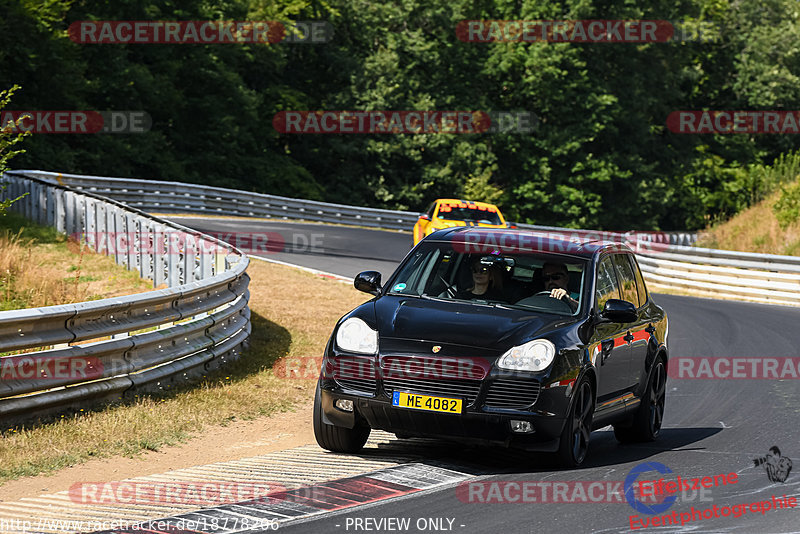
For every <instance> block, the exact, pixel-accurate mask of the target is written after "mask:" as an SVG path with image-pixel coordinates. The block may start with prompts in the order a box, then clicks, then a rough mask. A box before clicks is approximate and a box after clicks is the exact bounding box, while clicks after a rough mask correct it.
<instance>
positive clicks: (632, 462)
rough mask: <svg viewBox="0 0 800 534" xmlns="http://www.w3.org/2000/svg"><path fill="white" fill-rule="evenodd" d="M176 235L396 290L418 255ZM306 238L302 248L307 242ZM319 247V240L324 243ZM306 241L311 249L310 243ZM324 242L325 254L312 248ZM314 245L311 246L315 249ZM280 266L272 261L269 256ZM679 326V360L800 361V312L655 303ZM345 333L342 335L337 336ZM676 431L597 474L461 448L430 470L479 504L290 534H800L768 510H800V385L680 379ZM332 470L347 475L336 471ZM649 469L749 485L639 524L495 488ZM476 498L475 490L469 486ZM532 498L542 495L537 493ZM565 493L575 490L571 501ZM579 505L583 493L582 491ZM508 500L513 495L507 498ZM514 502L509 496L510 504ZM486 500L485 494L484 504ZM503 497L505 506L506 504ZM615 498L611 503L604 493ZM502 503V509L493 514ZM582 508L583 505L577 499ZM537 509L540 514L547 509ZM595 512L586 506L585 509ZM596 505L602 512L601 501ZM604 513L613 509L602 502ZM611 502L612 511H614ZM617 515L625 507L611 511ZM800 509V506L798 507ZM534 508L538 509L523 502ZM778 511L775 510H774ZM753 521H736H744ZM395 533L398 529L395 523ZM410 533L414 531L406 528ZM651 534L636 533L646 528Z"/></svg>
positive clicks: (266, 226) (265, 228)
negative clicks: (783, 474)
mask: <svg viewBox="0 0 800 534" xmlns="http://www.w3.org/2000/svg"><path fill="white" fill-rule="evenodd" d="M176 221H177V222H179V223H181V224H184V225H186V226H190V227H192V228H196V229H198V230H202V231H206V232H254V233H255V232H275V233H278V234H281V235H282V236H283V238H284V242H285V243H286V244H292V246H285V247H284V249H283V250H281V251H280V252H278V251H271V254H270V255H269V257H270V258H274V259H276V260H280V261H284V262H289V263H294V264H298V265H303V266H306V267H311V268H314V269H320V270H324V271H328V272H333V273H336V274H339V275H343V276H347V277H353V276H354V275H355V274H356V273H358V272H359V271H362V270H378V271H381V272H382V273H383V274H384V277H386V276H387V275H388V274H390V272H391V271H392V270H393V268H394V266H395V265H396V264H397V262H398V261H399V260H401V259H402V257H403V256H404V255H405V254H406V252H407V251H408V250H409V248H410V246H411V235H410V233H398V232H382V231H373V230H365V229H357V228H347V227H337V226H323V225H317V224H302V223H283V222H253V221H246V220H223V219H187V218H179V219H177V218H176ZM301 235H302V236H305V238H303V237H297V236H301ZM314 235H316V238H315V237H314ZM304 239H305V241H304ZM313 239H316V243H317V246H316V248H313V247H311V246H310V243H312V240H313ZM303 243H306V244H307V245H306V246H305V247H304V246H302V245H303ZM260 255H262V256H265V257H266V256H267V254H260ZM654 298H655V299H656V302H658V303H659V304H660V305H662V306H663V307H664V308H665V309H666V310H667V312H668V314H669V319H670V334H669V345H670V355H671V357H673V358H675V357H679V356H697V357H699V356H706V357H722V356H726V357H745V358H764V357H798V356H800V354H799V353H800V350H799V349H798V344H799V342H800V309H794V308H787V307H780V306H766V305H759V304H748V303H739V302H729V301H715V300H709V299H699V298H690V297H679V296H672V295H654ZM331 326H333V325H331ZM667 386H668V388H667V389H668V391H667V402H666V414H665V419H664V427H663V430H662V434H661V437H660V439H659V440H658V441H656V442H654V443H651V444H646V445H625V446H623V445H620V444H618V443H617V441H616V440H615V439H614V435H613V432H611V431H610V429H604V430H600V431H597V432H595V433H593V434H592V440H591V445H590V450H589V455H588V457H587V460H586V464H585V467H584V468H582V469H579V470H572V471H564V470H558V469H553V468H552V467H551V464H550V462H551V461H552V459H551V458H549V457H547V456H535V455H532V454H531V455H530V456H529V457H528V456H527V455H523V454H520V453H508V452H507V451H505V450H502V449H486V448H467V449H460V448H458V447H457V446H454V447H453V453H452V455H449V454H448V455H443V454H442V452H441V448H437V450H436V452H435V453H432V455H431V457H430V458H429V459H428V460H425V462H426V463H429V464H430V465H436V466H444V467H447V468H448V469H454V470H460V471H462V472H467V473H471V474H472V475H474V477H473V478H471V479H470V481H471V482H470V483H474V482H475V481H480V482H483V483H484V485H483V486H480V487H479V486H473V488H478V489H476V490H475V492H474V494H473V498H472V499H470V492H469V487H465V486H463V485H462V486H461V487H460V488H459V486H458V485H453V486H449V487H444V488H438V489H436V490H432V491H428V492H421V493H418V494H411V495H408V496H405V497H402V498H396V499H391V500H388V501H383V502H377V503H374V504H371V505H366V506H360V507H357V508H351V509H349V510H346V511H343V512H340V513H332V514H325V515H321V516H317V517H315V518H311V519H307V520H304V521H301V522H300V521H299V522H295V523H289V524H287V525H285V526H283V525H282V526H281V528H280V530H281V531H282V532H287V533H294V532H298V533H299V532H314V533H318V534H322V533H328V532H330V533H342V532H369V531H372V532H437V531H456V532H465V533H466V532H470V533H472V532H503V533H504V534H512V533H530V532H622V531H631V516H634V518H635V519H636V520H638V521H644V520H645V519H648V520H649V519H652V518H656V517H663V516H665V515H669V514H672V512H673V511H674V512H676V514H675V515H676V516H677V518H678V522H679V523H680V518H681V514H686V516H684V517H690V516H691V515H692V509H693V508H694V509H695V510H700V513H702V510H704V509H713V508H714V507H715V506H716V507H717V509H718V513H720V514H721V513H724V512H723V510H727V508H725V507H731V506H735V505H747V508H746V513H744V515H741V516H740V517H733V516H732V515H731V516H729V517H711V518H708V519H703V518H702V516H701V518H700V519H698V515H697V514H694V518H693V520H690V521H688V522H686V524H685V525H683V526H682V527H681V526H680V525H678V526H675V525H671V526H665V527H654V528H653V527H651V528H648V529H647V531H648V532H653V531H661V532H748V533H749V532H769V533H786V532H800V513H799V512H800V508H783V509H777V510H775V509H769V510H765V511H764V513H762V511H759V510H758V508H757V506H751V504H752V503H754V502H758V501H769V502H770V507H773V506H774V503H775V502H776V501H773V499H772V498H773V496H775V497H776V498H780V497H783V496H784V495H786V496H787V497H792V496H794V497H798V495H799V494H800V491H799V490H800V464H797V462H800V439H798V438H799V437H800V432H798V430H797V427H798V423H800V402H799V401H800V389H799V388H798V382H797V381H796V380H791V379H788V380H776V379H773V378H768V379H694V380H691V379H677V378H670V379H669V381H668V382H667ZM772 446H778V447H779V448H780V450H781V453H782V454H783V456H786V457H789V458H791V459H793V461H794V462H795V463H796V465H795V469H794V471H792V472H791V473H790V474H789V476H788V478H787V479H786V481H785V482H783V483H782V482H771V481H770V480H769V479H768V477H767V473H766V471H765V470H764V468H763V466H760V467H757V466H755V465H754V462H753V460H754V459H755V458H758V457H762V456H764V455H765V454H766V453H767V451H768V449H769V448H770V447H772ZM332 461H335V460H334V458H332ZM644 462H658V463H660V464H663V465H664V466H666V467H667V468H668V469H670V470H671V471H672V472H671V473H669V474H667V475H659V474H658V473H657V472H655V471H654V470H653V469H652V468H649V467H643V468H642V475H641V477H640V480H653V479H658V478H660V477H664V478H666V479H667V480H675V479H676V477H677V476H680V477H682V478H683V479H694V478H702V477H713V476H715V475H722V474H725V475H727V474H728V473H736V474H737V476H738V478H737V479H736V482H735V483H731V484H729V485H727V486H723V487H714V488H711V489H707V490H702V491H700V490H687V491H685V492H684V493H683V494H678V499H677V501H676V502H674V503H673V504H672V506H671V507H669V506H667V505H666V504H668V503H666V504H662V505H661V506H660V507H659V505H658V504H656V505H654V508H661V510H662V511H659V513H657V514H656V515H651V514H646V513H642V512H640V511H636V510H634V508H633V507H632V506H631V505H629V504H628V502H626V501H625V500H624V499H623V500H622V502H564V501H565V500H569V499H565V498H563V495H564V494H563V493H562V494H561V495H562V497H561V498H557V499H556V500H558V501H559V502H548V503H542V502H538V501H539V500H540V499H541V495H542V493H541V492H542V488H543V487H545V488H549V489H550V497H551V499H550V500H553V498H552V497H553V496H554V493H552V490H553V488H555V487H557V485H555V484H553V485H550V486H546V485H545V486H542V485H539V486H537V487H538V488H539V489H538V490H536V491H532V492H531V494H530V495H529V496H528V497H527V498H525V497H524V495H523V492H522V491H521V489H520V488H522V487H523V486H522V485H520V484H505V485H502V484H494V485H492V483H493V482H516V483H522V482H529V483H543V482H549V483H558V482H572V481H581V482H585V483H586V485H584V486H581V487H583V488H585V487H587V486H588V484H589V483H590V482H595V481H597V482H601V483H603V486H602V487H603V488H605V489H606V490H608V489H609V488H611V489H614V490H615V491H616V490H618V489H619V488H620V487H624V485H623V482H624V481H625V479H626V477H627V476H628V474H629V472H630V471H631V470H632V469H634V468H636V467H637V466H638V465H640V464H642V463H644ZM462 484H463V483H462ZM528 487H532V486H531V485H529V486H528ZM563 487H565V486H563V485H562V488H563ZM568 487H569V492H568V493H567V495H573V496H575V495H576V494H573V489H574V488H575V486H568ZM498 488H499V489H498ZM503 488H505V491H506V495H505V496H504V495H503ZM480 489H482V490H483V492H481V491H479V490H480ZM492 491H494V493H492ZM604 491H605V490H604ZM489 495H493V496H494V499H495V501H496V500H498V497H499V500H516V501H517V502H501V503H497V502H490V503H486V502H480V499H481V497H484V498H485V497H487V496H489ZM576 498H577V499H578V500H580V496H578V497H576ZM533 499H536V502H533ZM583 500H584V501H585V500H586V499H583ZM590 500H591V499H590ZM596 500H601V499H599V498H598V499H596ZM603 500H609V499H603ZM610 500H612V501H613V499H610ZM798 500H800V499H798ZM522 501H527V502H522ZM761 508H762V509H765V508H767V507H766V505H763V506H761ZM741 511H742V510H741V508H739V509H738V510H737V511H736V512H734V513H737V514H738V513H739V512H741ZM389 519H391V521H389ZM406 520H407V521H408V523H404V521H406ZM640 525H641V523H637V524H635V526H637V527H638V526H640Z"/></svg>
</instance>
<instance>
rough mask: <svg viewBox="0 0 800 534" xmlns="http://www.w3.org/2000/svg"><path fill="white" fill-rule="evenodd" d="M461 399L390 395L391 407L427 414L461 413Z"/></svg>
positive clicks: (401, 392) (403, 394)
mask: <svg viewBox="0 0 800 534" xmlns="http://www.w3.org/2000/svg"><path fill="white" fill-rule="evenodd" d="M462 403H463V401H462V400H461V399H447V398H444V397H431V396H429V395H417V394H416V393H406V392H404V391H395V392H394V394H393V395H392V406H398V407H400V408H411V409H412V410H427V411H429V412H444V413H461V406H462Z"/></svg>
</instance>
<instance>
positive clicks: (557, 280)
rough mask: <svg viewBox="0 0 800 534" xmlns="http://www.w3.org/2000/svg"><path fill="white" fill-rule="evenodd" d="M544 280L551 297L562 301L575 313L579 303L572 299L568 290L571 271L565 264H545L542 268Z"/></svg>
mask: <svg viewBox="0 0 800 534" xmlns="http://www.w3.org/2000/svg"><path fill="white" fill-rule="evenodd" d="M542 278H543V280H544V287H545V289H546V290H547V291H550V296H551V297H552V298H554V299H561V300H563V301H564V302H566V303H567V304H569V307H570V308H572V311H573V313H574V312H575V311H576V310H577V309H578V301H577V300H575V299H574V298H572V297H571V296H570V294H569V291H568V290H567V284H568V283H569V271H567V266H566V265H564V264H563V263H545V264H544V265H543V266H542Z"/></svg>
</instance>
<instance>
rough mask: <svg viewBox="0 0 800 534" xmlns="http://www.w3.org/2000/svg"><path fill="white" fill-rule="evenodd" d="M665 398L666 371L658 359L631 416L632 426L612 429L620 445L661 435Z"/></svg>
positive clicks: (648, 439)
mask: <svg viewBox="0 0 800 534" xmlns="http://www.w3.org/2000/svg"><path fill="white" fill-rule="evenodd" d="M666 397H667V370H666V367H665V366H664V360H663V359H661V358H659V359H658V360H656V363H655V364H654V365H653V368H652V369H651V370H650V379H649V380H648V382H647V390H646V391H645V394H644V396H643V397H642V401H641V403H640V404H639V408H638V409H637V410H636V413H635V414H634V416H633V424H632V425H631V426H628V427H619V428H618V427H616V426H615V427H614V436H615V437H616V438H617V440H618V441H621V442H622V443H631V442H637V441H653V440H655V439H656V438H657V437H658V435H659V434H660V433H661V423H662V421H663V420H664V405H665V401H666Z"/></svg>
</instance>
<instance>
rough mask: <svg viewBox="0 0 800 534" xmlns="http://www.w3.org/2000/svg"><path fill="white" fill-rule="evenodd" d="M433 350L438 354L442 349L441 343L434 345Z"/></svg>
mask: <svg viewBox="0 0 800 534" xmlns="http://www.w3.org/2000/svg"><path fill="white" fill-rule="evenodd" d="M431 350H432V351H433V353H434V354H436V353H437V352H439V351H440V350H442V347H440V346H439V345H434V346H433V348H432V349H431Z"/></svg>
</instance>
